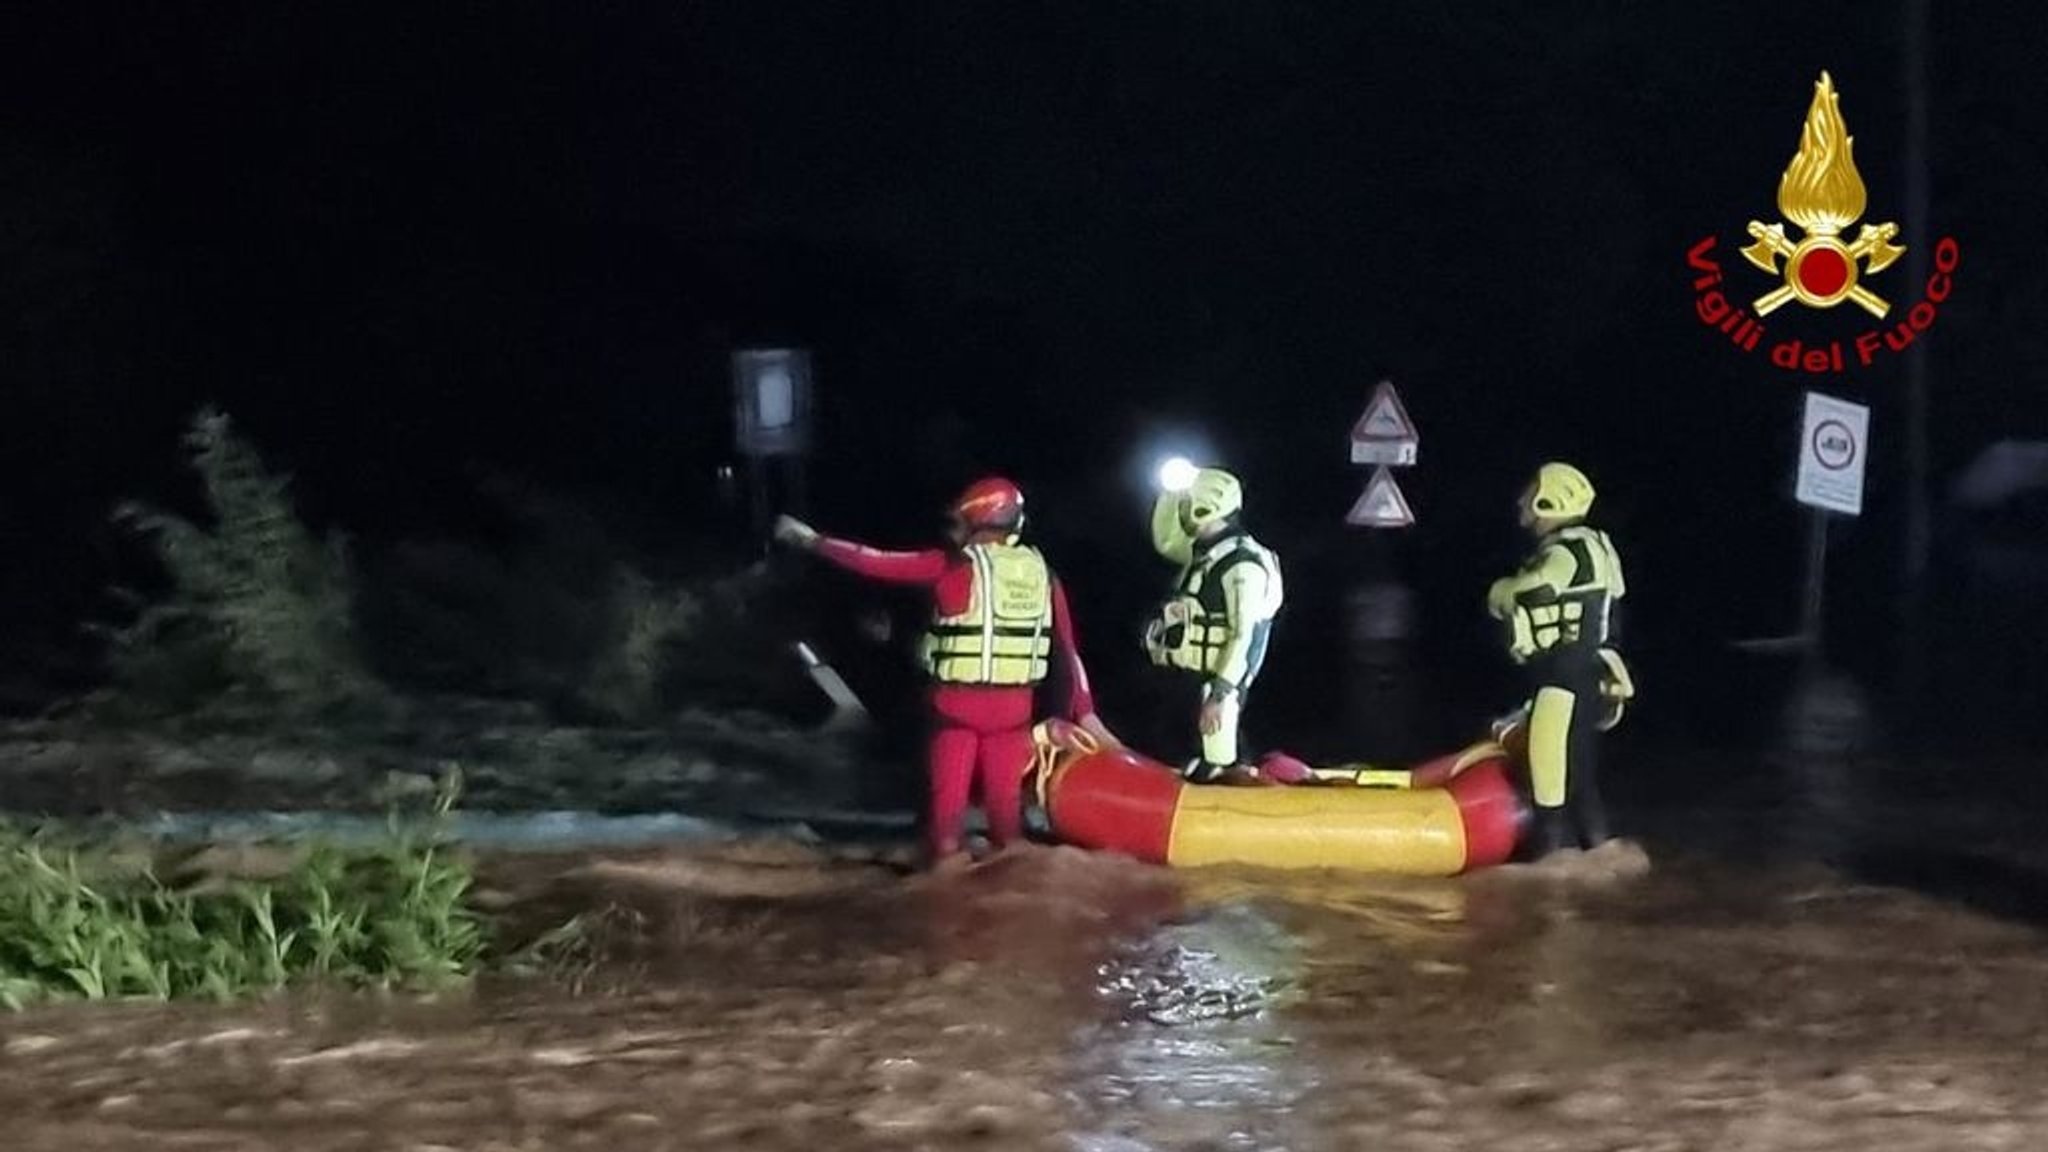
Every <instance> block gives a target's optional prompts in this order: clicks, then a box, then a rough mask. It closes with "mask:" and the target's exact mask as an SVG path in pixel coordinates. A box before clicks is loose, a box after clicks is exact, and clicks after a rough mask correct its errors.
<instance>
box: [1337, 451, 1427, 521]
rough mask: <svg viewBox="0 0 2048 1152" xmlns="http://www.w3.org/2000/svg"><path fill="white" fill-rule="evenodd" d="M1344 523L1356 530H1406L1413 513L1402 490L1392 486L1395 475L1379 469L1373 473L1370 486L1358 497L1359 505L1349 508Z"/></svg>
mask: <svg viewBox="0 0 2048 1152" xmlns="http://www.w3.org/2000/svg"><path fill="white" fill-rule="evenodd" d="M1344 522H1345V523H1346V524H1349V525H1351V526H1353V527H1355V528H1406V527H1407V526H1408V525H1410V524H1413V523H1415V510H1414V509H1412V508H1410V507H1408V498H1407V497H1406V496H1403V495H1402V494H1401V486H1400V485H1399V484H1396V483H1394V474H1393V473H1392V472H1389V471H1387V470H1386V468H1385V466H1381V467H1379V468H1376V469H1374V470H1373V474H1372V480H1371V482H1369V483H1367V484H1366V486H1365V491H1364V492H1362V493H1360V494H1359V497H1358V503H1356V504H1353V505H1352V506H1351V511H1350V512H1349V513H1348V514H1347V515H1346V516H1345V517H1344Z"/></svg>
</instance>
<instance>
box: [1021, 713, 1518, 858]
mask: <svg viewBox="0 0 2048 1152" xmlns="http://www.w3.org/2000/svg"><path fill="white" fill-rule="evenodd" d="M1038 738H1039V761H1038V767H1037V769H1036V775H1035V781H1034V787H1035V790H1036V792H1037V795H1038V799H1039V803H1040V804H1041V805H1042V806H1043V807H1044V809H1045V814H1046V819H1047V822H1048V823H1049V824H1050V826H1051V828H1052V831H1053V834H1054V835H1056V836H1057V837H1059V839H1060V840H1061V841H1063V842H1065V843H1068V844H1072V845H1075V846H1077V847H1081V848H1090V849H1095V850H1099V851H1105V852H1119V853H1123V854H1125V855H1128V856H1132V857H1135V858H1137V859H1139V860H1145V861H1149V862H1151V863H1154V864H1165V865H1170V866H1172V867H1176V868H1190V867H1200V866H1202V865H1209V864H1242V865H1252V866H1256V867H1266V868H1336V869H1349V870H1355V871H1362V872H1380V873H1397V874H1406V875H1415V876H1454V875H1457V874H1459V873H1462V872H1470V871H1473V870H1475V869H1479V868H1488V867H1492V866H1494V865H1497V864H1503V863H1506V862H1507V860H1508V859H1509V858H1510V857H1511V856H1512V855H1513V854H1514V851H1515V845H1516V843H1517V842H1518V841H1519V840H1520V838H1521V834H1522V830H1523V828H1524V826H1525V824H1526V822H1527V816H1528V809H1527V807H1526V806H1525V804H1524V803H1523V800H1522V798H1521V796H1520V794H1519V793H1517V792H1516V790H1515V787H1514V785H1513V784H1512V783H1511V782H1510V776H1509V763H1510V759H1511V756H1512V755H1513V754H1512V753H1511V752H1510V750H1509V748H1508V747H1507V746H1505V745H1503V744H1501V743H1497V742H1495V741H1491V740H1488V741H1482V742H1480V743H1477V744H1474V745H1472V746H1471V747H1469V748H1466V749H1464V750H1463V751H1460V752H1456V753H1453V754H1451V755H1449V756H1443V757H1439V758H1438V759H1435V760H1432V761H1429V762H1427V763H1425V764H1420V765H1417V766H1415V767H1414V768H1412V769H1403V770H1388V769H1373V768H1346V769H1324V770H1320V771H1318V772H1317V773H1316V777H1317V779H1316V780H1315V781H1314V782H1309V783H1300V784H1289V785H1284V786H1283V785H1273V784H1271V783H1269V782H1265V781H1253V782H1250V783H1249V784H1189V783H1187V782H1186V781H1185V780H1183V779H1182V778H1181V776H1180V774H1179V773H1177V772H1175V771H1174V770H1172V769H1171V768H1168V767H1167V766H1166V765H1164V764H1161V763H1160V762H1158V761H1156V760H1152V759H1149V758H1147V757H1145V756H1143V755H1141V754H1139V753H1137V752H1133V751H1131V750H1130V749H1127V748H1114V749H1106V748H1098V747H1096V746H1095V745H1094V743H1093V742H1092V741H1091V740H1089V739H1088V738H1087V736H1086V734H1085V733H1081V732H1079V731H1078V730H1075V729H1070V728H1067V727H1065V726H1052V727H1041V729H1040V731H1039V734H1038Z"/></svg>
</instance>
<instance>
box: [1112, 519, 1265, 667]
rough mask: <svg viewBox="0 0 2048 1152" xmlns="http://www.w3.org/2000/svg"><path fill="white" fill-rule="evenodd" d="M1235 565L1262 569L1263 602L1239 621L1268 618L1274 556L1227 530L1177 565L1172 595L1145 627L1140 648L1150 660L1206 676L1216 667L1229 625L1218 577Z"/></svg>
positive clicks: (1227, 638) (1252, 623)
mask: <svg viewBox="0 0 2048 1152" xmlns="http://www.w3.org/2000/svg"><path fill="white" fill-rule="evenodd" d="M1240 564H1257V565H1258V566H1259V567H1260V568H1262V569H1263V570H1264V571H1265V574H1266V598H1267V602H1268V603H1267V605H1266V606H1264V608H1263V610H1259V609H1255V610H1254V613H1253V616H1254V618H1253V619H1252V620H1248V621H1244V622H1242V623H1243V625H1244V626H1245V627H1253V626H1256V625H1257V624H1258V623H1260V622H1262V621H1266V620H1270V619H1272V617H1273V615H1274V614H1275V613H1277V612H1278V610H1279V605H1280V603H1281V600H1282V598H1283V592H1282V589H1281V585H1280V562H1279V560H1278V558H1276V557H1275V556H1274V555H1273V552H1272V550H1271V549H1269V548H1267V547H1266V546H1265V545H1263V544H1260V543H1259V542H1258V541H1256V540H1254V539H1252V538H1251V536H1250V535H1248V534H1247V533H1245V532H1243V531H1242V530H1239V531H1234V532H1229V533H1226V534H1225V535H1222V536H1219V537H1217V538H1216V540H1215V542H1214V543H1213V544H1211V545H1210V546H1209V547H1208V548H1207V549H1206V550H1204V551H1203V552H1202V553H1201V554H1200V555H1198V556H1196V557H1195V558H1194V559H1193V561H1192V562H1191V563H1189V564H1188V566H1187V567H1186V568H1184V569H1182V570H1181V574H1180V579H1179V580H1178V581H1176V582H1175V585H1174V590H1173V595H1172V596H1171V597H1169V598H1168V599H1167V601H1166V602H1165V603H1164V604H1162V605H1160V608H1159V613H1158V615H1157V616H1156V617H1155V618H1154V619H1153V620H1152V622H1151V624H1150V625H1149V626H1148V627H1147V628H1146V630H1145V650H1146V653H1147V654H1148V655H1149V656H1150V657H1151V659H1152V663H1154V664H1157V665H1164V666H1169V667H1174V668H1184V669H1186V670H1188V671H1190V672H1200V673H1203V674H1205V675H1211V676H1213V675H1216V674H1217V673H1218V672H1220V671H1221V665H1222V663H1223V652H1224V649H1225V648H1227V647H1229V645H1230V640H1231V627H1232V625H1231V620H1230V613H1229V604H1228V603H1227V601H1226V596H1225V592H1224V588H1223V577H1224V575H1225V574H1226V573H1228V572H1229V571H1230V570H1231V569H1233V568H1235V567H1237V566H1238V565H1240Z"/></svg>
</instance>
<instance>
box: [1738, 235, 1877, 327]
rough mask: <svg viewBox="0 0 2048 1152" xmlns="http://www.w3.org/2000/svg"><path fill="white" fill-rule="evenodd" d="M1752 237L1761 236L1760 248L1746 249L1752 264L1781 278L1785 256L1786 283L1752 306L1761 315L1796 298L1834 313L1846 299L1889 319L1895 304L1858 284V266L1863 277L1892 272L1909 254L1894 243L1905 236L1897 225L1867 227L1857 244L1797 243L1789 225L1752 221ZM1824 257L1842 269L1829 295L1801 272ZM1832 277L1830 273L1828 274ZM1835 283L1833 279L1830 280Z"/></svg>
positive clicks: (1825, 239)
mask: <svg viewBox="0 0 2048 1152" xmlns="http://www.w3.org/2000/svg"><path fill="white" fill-rule="evenodd" d="M1749 234H1750V235H1751V236H1754V237H1756V243H1754V244H1751V245H1750V246H1749V247H1747V248H1744V249H1743V250H1742V254H1743V255H1744V256H1747V257H1748V258H1749V262H1750V263H1751V264H1754V265H1756V266H1757V267H1759V268H1761V269H1763V270H1764V271H1766V272H1769V273H1770V274H1771V275H1773V276H1777V275H1780V274H1781V273H1780V271H1779V269H1778V258H1779V257H1781V256H1782V257H1784V259H1785V267H1784V271H1783V273H1782V275H1783V276H1784V278H1785V282H1784V283H1783V284H1781V285H1779V286H1778V287H1776V288H1773V289H1771V290H1770V291H1769V292H1766V293H1764V294H1763V295H1762V296H1759V297H1757V298H1756V302H1755V304H1754V305H1752V306H1753V307H1754V308H1755V309H1756V314H1757V315H1759V316H1768V315H1770V314H1771V312H1772V311H1774V310H1775V309H1777V308H1780V307H1782V306H1783V305H1784V304H1785V303H1786V302H1787V301H1790V300H1792V299H1794V298H1797V299H1799V300H1800V301H1802V302H1804V303H1806V304H1809V305H1812V306H1813V307H1816V308H1832V307H1834V306H1835V305H1836V304H1838V303H1840V302H1841V301H1843V300H1844V299H1848V300H1854V301H1855V302H1856V304H1857V305H1858V306H1859V307H1861V308H1862V309H1863V310H1864V311H1865V312H1868V313H1870V314H1871V315H1872V316H1875V317H1877V318H1878V319H1880V320H1882V319H1884V315H1885V313H1887V312H1889V311H1891V307H1892V306H1891V305H1890V304H1889V303H1887V302H1886V301H1885V299H1884V298H1883V297H1881V296H1879V295H1878V294H1877V293H1875V292H1872V291H1871V290H1870V289H1868V288H1865V287H1864V286H1863V285H1861V284H1858V283H1857V282H1856V277H1857V265H1858V263H1861V264H1862V265H1863V269H1862V271H1863V273H1864V274H1866V275H1867V274H1869V273H1873V272H1879V271H1882V270H1884V269H1885V268H1886V267H1889V266H1890V265H1891V263H1892V261H1894V260H1897V259H1898V258H1899V257H1900V256H1901V255H1903V254H1904V253H1905V251H1906V250H1905V249H1904V248H1902V247H1900V246H1899V245H1896V244H1893V243H1892V237H1894V236H1897V235H1898V234H1899V226H1898V225H1897V224H1865V225H1864V226H1863V228H1862V230H1861V231H1859V232H1858V233H1857V234H1856V239H1855V240H1853V241H1851V242H1849V243H1847V244H1844V243H1842V242H1841V241H1840V240H1838V239H1836V238H1835V236H1834V234H1833V233H1832V232H1812V233H1809V234H1808V235H1807V236H1806V238H1805V239H1803V240H1801V241H1799V242H1798V243H1797V244H1794V243H1793V242H1792V241H1790V240H1787V239H1786V238H1785V226H1784V225H1783V224H1768V225H1766V224H1761V223H1758V222H1757V221H1755V220H1751V221H1750V222H1749ZM1823 253H1824V254H1826V255H1825V256H1823V265H1825V264H1830V263H1832V264H1837V265H1838V267H1837V268H1836V269H1834V270H1833V276H1838V277H1839V281H1840V282H1839V285H1838V286H1836V287H1834V288H1832V289H1827V290H1816V289H1814V288H1811V287H1808V286H1807V285H1806V284H1805V283H1804V282H1803V280H1802V277H1801V273H1803V272H1805V271H1806V270H1807V261H1809V260H1811V259H1812V258H1813V257H1814V256H1815V255H1816V254H1823ZM1823 275H1824V276H1826V275H1827V274H1823ZM1829 278H1832V277H1829Z"/></svg>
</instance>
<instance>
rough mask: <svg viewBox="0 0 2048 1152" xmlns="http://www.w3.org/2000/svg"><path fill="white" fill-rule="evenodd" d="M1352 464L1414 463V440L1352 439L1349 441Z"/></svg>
mask: <svg viewBox="0 0 2048 1152" xmlns="http://www.w3.org/2000/svg"><path fill="white" fill-rule="evenodd" d="M1351 462H1352V463H1353V464H1392V465H1394V466H1396V467H1407V466H1409V465H1412V464H1414V463H1415V441H1413V440H1353V441H1352V442H1351Z"/></svg>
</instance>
